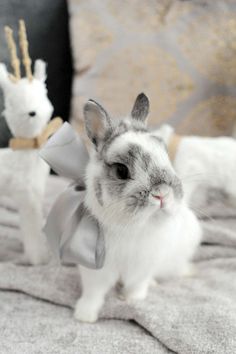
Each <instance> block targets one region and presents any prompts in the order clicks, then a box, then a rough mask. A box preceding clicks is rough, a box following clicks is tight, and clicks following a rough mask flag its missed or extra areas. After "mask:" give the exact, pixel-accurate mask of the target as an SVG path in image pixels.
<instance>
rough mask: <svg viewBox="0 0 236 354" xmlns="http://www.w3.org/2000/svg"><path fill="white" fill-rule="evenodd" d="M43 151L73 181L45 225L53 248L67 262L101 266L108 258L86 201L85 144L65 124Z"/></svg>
mask: <svg viewBox="0 0 236 354" xmlns="http://www.w3.org/2000/svg"><path fill="white" fill-rule="evenodd" d="M39 154H40V156H41V157H42V158H43V159H44V160H45V161H46V162H47V163H48V164H49V165H50V166H51V167H52V169H53V170H54V171H55V172H57V173H58V174H59V175H61V176H63V177H67V178H69V179H72V180H73V183H72V184H70V185H69V187H68V188H67V189H66V190H65V191H64V192H63V193H62V194H61V195H60V196H59V198H58V199H57V200H56V202H55V204H54V206H53V207H52V210H51V211H50V213H49V215H48V219H47V222H46V225H45V228H44V230H45V233H46V235H47V238H48V242H49V245H50V247H51V249H52V251H53V252H54V254H55V255H56V256H57V257H58V258H59V259H61V260H63V261H66V262H70V263H79V264H82V265H83V266H85V267H88V268H94V269H98V268H101V267H102V266H103V263H104V258H105V245H104V237H103V232H102V228H101V226H100V225H99V223H98V221H97V220H96V219H95V218H94V217H93V216H92V215H91V214H90V213H89V212H88V211H87V210H86V209H85V208H84V204H83V201H84V197H85V193H86V189H85V183H84V171H85V168H86V165H87V163H88V160H89V154H88V151H87V149H86V147H85V145H84V143H83V142H82V140H81V139H80V138H79V136H78V135H77V134H76V133H75V131H74V130H73V128H72V127H71V125H70V124H68V123H64V124H63V126H62V127H61V128H60V129H59V130H58V131H57V132H56V133H55V134H54V135H53V136H52V137H51V138H50V139H49V140H48V142H47V143H46V145H45V146H44V147H43V148H42V149H41V150H40V153H39Z"/></svg>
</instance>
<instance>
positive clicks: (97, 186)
mask: <svg viewBox="0 0 236 354" xmlns="http://www.w3.org/2000/svg"><path fill="white" fill-rule="evenodd" d="M94 190H95V195H96V198H97V201H98V203H99V204H100V205H101V206H103V198H102V185H101V182H100V179H99V178H96V179H95V182H94Z"/></svg>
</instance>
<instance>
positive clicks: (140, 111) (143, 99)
mask: <svg viewBox="0 0 236 354" xmlns="http://www.w3.org/2000/svg"><path fill="white" fill-rule="evenodd" d="M148 113H149V99H148V98H147V96H146V95H145V94H144V93H140V94H139V95H138V96H137V98H136V100H135V102H134V106H133V109H132V112H131V117H132V118H133V119H135V120H136V121H139V122H142V123H146V118H147V115H148Z"/></svg>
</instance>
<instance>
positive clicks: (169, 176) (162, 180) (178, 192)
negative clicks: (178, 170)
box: [150, 167, 183, 199]
mask: <svg viewBox="0 0 236 354" xmlns="http://www.w3.org/2000/svg"><path fill="white" fill-rule="evenodd" d="M150 181H151V186H152V188H153V187H154V188H155V187H157V188H158V185H160V184H167V185H168V186H170V187H171V188H172V189H173V192H174V195H175V197H176V198H177V199H181V198H182V197H183V188H182V183H181V181H180V179H179V178H178V177H177V176H176V175H175V174H173V173H172V172H168V171H167V170H166V169H159V168H157V167H155V168H154V169H153V170H152V171H151V172H150Z"/></svg>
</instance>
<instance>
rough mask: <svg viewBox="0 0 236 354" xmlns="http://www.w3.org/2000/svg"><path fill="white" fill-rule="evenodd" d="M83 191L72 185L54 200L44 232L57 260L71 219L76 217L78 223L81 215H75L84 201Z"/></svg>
mask: <svg viewBox="0 0 236 354" xmlns="http://www.w3.org/2000/svg"><path fill="white" fill-rule="evenodd" d="M84 195H85V192H84V190H78V188H76V187H75V186H74V185H72V186H70V187H68V188H67V189H66V190H65V191H64V192H63V193H62V194H61V195H60V196H59V197H58V199H57V200H56V202H55V204H54V205H53V207H52V209H51V211H50V213H49V215H48V218H47V221H46V224H45V226H44V232H45V234H46V236H47V240H48V243H49V246H50V248H51V250H52V252H53V254H54V255H55V256H56V257H57V258H58V259H59V258H60V248H61V244H62V243H65V242H66V240H65V239H63V238H64V237H65V230H67V229H68V226H69V225H70V221H71V218H72V217H73V215H76V219H77V223H79V221H80V219H81V217H82V214H81V215H79V213H78V212H77V214H75V212H76V211H78V210H80V208H79V207H80V205H81V204H82V202H83V200H84Z"/></svg>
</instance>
